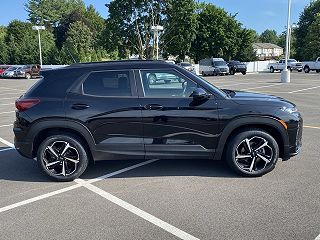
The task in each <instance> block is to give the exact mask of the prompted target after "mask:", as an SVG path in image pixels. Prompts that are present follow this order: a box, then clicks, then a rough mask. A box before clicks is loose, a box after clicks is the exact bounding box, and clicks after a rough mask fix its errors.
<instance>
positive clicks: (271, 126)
mask: <svg viewBox="0 0 320 240" xmlns="http://www.w3.org/2000/svg"><path fill="white" fill-rule="evenodd" d="M249 128H257V129H261V130H264V131H266V132H267V133H269V134H270V135H271V136H272V137H273V138H274V139H275V140H276V141H277V143H278V145H279V156H280V157H282V156H283V154H284V152H285V146H287V145H288V144H289V140H288V135H287V132H286V129H285V128H284V127H283V125H282V124H281V123H280V122H279V121H278V120H277V119H275V118H272V117H241V118H238V119H235V120H233V121H231V122H230V123H228V125H227V126H226V127H225V128H224V130H223V132H222V134H221V136H220V139H219V143H218V147H217V150H216V153H215V157H214V158H215V159H216V160H220V159H222V157H223V156H224V152H225V150H226V146H227V144H228V142H229V141H230V140H231V139H232V137H233V136H235V135H236V134H237V133H238V132H240V131H243V130H245V129H249Z"/></svg>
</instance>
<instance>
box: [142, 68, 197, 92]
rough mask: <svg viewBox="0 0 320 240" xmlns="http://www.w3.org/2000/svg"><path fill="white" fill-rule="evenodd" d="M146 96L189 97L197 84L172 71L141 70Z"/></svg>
mask: <svg viewBox="0 0 320 240" xmlns="http://www.w3.org/2000/svg"><path fill="white" fill-rule="evenodd" d="M140 73H141V78H142V82H143V88H144V95H145V96H146V97H190V95H191V94H192V93H193V91H194V90H195V89H196V88H197V87H198V85H197V84H196V83H194V82H192V81H191V80H189V79H186V78H183V77H180V76H179V75H178V74H177V73H176V72H174V71H141V72H140Z"/></svg>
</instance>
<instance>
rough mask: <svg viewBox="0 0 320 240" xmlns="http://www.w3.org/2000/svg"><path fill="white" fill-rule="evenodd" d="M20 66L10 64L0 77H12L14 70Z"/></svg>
mask: <svg viewBox="0 0 320 240" xmlns="http://www.w3.org/2000/svg"><path fill="white" fill-rule="evenodd" d="M20 67H21V66H12V67H9V68H8V69H6V70H5V71H4V72H3V73H2V75H1V76H2V77H3V78H14V71H16V70H17V69H19V68H20Z"/></svg>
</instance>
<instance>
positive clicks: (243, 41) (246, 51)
mask: <svg viewBox="0 0 320 240" xmlns="http://www.w3.org/2000/svg"><path fill="white" fill-rule="evenodd" d="M256 36H257V35H256V31H254V30H252V29H246V28H244V29H242V30H241V31H240V35H239V38H240V44H239V48H238V51H237V53H236V55H235V56H234V59H237V60H239V61H243V62H250V61H255V60H256V58H257V57H256V53H255V51H254V49H253V46H252V44H253V43H254V42H256Z"/></svg>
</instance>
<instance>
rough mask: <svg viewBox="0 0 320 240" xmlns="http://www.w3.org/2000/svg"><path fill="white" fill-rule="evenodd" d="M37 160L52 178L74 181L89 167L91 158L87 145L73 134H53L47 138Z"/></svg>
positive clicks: (39, 150)
mask: <svg viewBox="0 0 320 240" xmlns="http://www.w3.org/2000/svg"><path fill="white" fill-rule="evenodd" d="M37 162H38V165H39V167H40V169H41V170H43V171H44V172H45V173H46V174H47V175H48V176H49V177H50V178H52V179H54V180H56V181H62V182H66V181H72V180H74V179H76V178H78V177H79V176H80V175H81V174H82V173H83V172H84V171H85V170H86V168H87V166H88V162H89V158H88V154H87V152H86V150H85V145H84V144H83V143H82V141H80V140H79V139H78V138H77V137H76V136H73V135H53V136H50V137H48V138H46V139H45V140H44V141H43V142H42V144H41V145H40V147H39V149H38V153H37Z"/></svg>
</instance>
